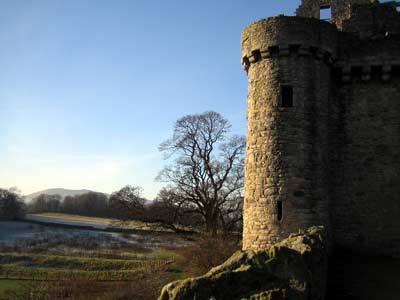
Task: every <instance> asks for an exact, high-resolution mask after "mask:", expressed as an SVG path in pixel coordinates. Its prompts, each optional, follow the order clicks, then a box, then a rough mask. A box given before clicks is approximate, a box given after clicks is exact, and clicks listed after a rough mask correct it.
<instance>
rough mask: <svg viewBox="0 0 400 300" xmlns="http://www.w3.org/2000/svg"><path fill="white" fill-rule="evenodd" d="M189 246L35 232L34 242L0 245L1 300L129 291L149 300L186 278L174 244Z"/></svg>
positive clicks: (102, 298) (157, 237)
mask: <svg viewBox="0 0 400 300" xmlns="http://www.w3.org/2000/svg"><path fill="white" fill-rule="evenodd" d="M72 218H77V217H75V216H72ZM82 219H85V220H87V218H82ZM89 219H91V218H89ZM92 221H93V220H92ZM18 225H19V227H18V230H19V231H21V228H20V224H18ZM26 226H30V225H26ZM35 226H38V225H35ZM29 228H30V227H29ZM8 230H12V226H10V224H8ZM35 230H36V229H35ZM185 243H187V242H184V241H183V242H182V238H181V237H179V236H177V235H172V234H166V233H156V232H151V231H149V232H144V233H143V234H141V235H138V234H129V233H109V232H107V233H102V232H97V231H94V232H91V231H87V232H86V231H82V230H76V231H75V230H74V229H71V228H68V229H65V230H63V229H57V230H54V232H53V231H52V230H51V227H48V228H46V229H45V230H43V231H42V230H36V231H35V234H34V235H32V236H31V237H30V238H25V239H23V240H19V241H14V242H12V243H5V244H4V243H3V244H0V299H1V300H3V299H7V300H14V299H20V298H21V299H23V297H24V296H23V295H22V296H21V295H20V296H18V295H16V294H15V293H27V294H32V293H36V292H38V291H40V292H43V291H46V293H47V292H48V293H51V294H49V295H47V296H45V295H39V296H38V299H40V298H41V297H42V298H46V297H47V298H46V299H48V297H50V299H51V298H52V297H57V298H58V299H59V296H57V295H58V294H59V293H61V294H68V293H70V292H71V293H72V292H74V293H75V294H76V296H69V298H66V299H91V300H92V299H99V300H108V299H119V298H121V297H122V298H124V297H128V296H129V295H127V294H129V293H131V294H138V295H139V294H140V293H142V294H143V297H142V298H140V297H139V298H137V297H136V296H135V297H136V298H135V299H150V298H151V297H156V296H157V294H158V293H159V290H160V289H161V287H162V286H163V285H164V284H166V283H168V282H170V281H173V280H177V279H181V278H183V277H184V276H185V271H184V262H183V259H182V257H181V255H180V254H179V251H178V248H179V247H180V246H178V247H177V246H176V245H177V244H178V245H184V244H185ZM72 287H73V288H72ZM121 293H123V295H122V296H121V295H120V296H118V295H116V294H121ZM78 295H80V296H79V297H81V298H79V297H78ZM83 295H84V296H83ZM76 297H78V298H76ZM122 298H121V299H122ZM126 299H134V298H129V297H128V298H126Z"/></svg>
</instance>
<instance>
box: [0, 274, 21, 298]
mask: <svg viewBox="0 0 400 300" xmlns="http://www.w3.org/2000/svg"><path fill="white" fill-rule="evenodd" d="M24 284H26V282H25V281H21V280H7V279H0V299H1V298H3V297H5V293H6V291H9V290H17V289H19V288H20V287H21V286H22V285H24Z"/></svg>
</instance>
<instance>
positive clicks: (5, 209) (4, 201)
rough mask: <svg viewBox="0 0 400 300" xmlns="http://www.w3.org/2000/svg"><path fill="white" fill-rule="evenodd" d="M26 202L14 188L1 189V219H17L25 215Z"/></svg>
mask: <svg viewBox="0 0 400 300" xmlns="http://www.w3.org/2000/svg"><path fill="white" fill-rule="evenodd" d="M24 213H25V204H24V202H23V201H22V199H21V198H20V196H19V195H18V194H17V193H15V192H13V191H12V190H3V189H0V221H1V220H16V219H19V218H21V217H23V215H24Z"/></svg>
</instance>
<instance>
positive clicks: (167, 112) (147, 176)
mask: <svg viewBox="0 0 400 300" xmlns="http://www.w3.org/2000/svg"><path fill="white" fill-rule="evenodd" d="M299 2H300V0H298V1H297V0H253V1H250V0H201V1H200V0H198V1H194V0H169V1H168V0H2V1H0V187H3V188H7V187H11V186H17V187H19V188H20V189H21V190H22V192H23V193H24V194H28V193H31V192H36V191H39V190H42V189H46V188H56V187H63V188H73V189H83V188H85V189H92V190H96V191H101V192H106V193H110V192H112V191H115V190H117V189H119V188H121V187H122V186H124V185H126V184H131V185H139V186H142V187H143V189H144V195H145V196H146V197H148V198H153V197H154V196H155V195H156V194H157V192H158V190H159V189H160V187H161V184H160V183H157V182H155V181H154V179H155V177H156V176H157V173H158V172H159V171H160V170H161V169H162V167H163V165H164V164H165V161H163V159H162V155H161V154H160V153H159V152H158V145H159V144H160V143H161V142H162V141H163V140H165V139H167V138H168V137H170V136H171V134H172V130H173V125H174V122H175V120H177V119H178V118H180V117H182V116H184V115H186V114H192V113H201V112H204V111H207V110H215V111H217V112H219V113H221V114H222V115H223V116H225V117H226V118H227V119H229V120H230V121H231V123H232V125H233V131H234V132H235V133H239V134H245V126H246V124H245V121H246V116H245V113H246V94H247V78H246V75H245V73H244V71H243V70H242V67H241V64H240V34H241V31H242V29H243V28H244V27H245V26H246V25H248V24H250V23H252V22H254V21H256V20H258V19H261V18H264V17H267V16H271V15H276V14H280V13H284V14H286V15H292V14H293V13H294V11H295V9H296V7H297V6H298V4H299Z"/></svg>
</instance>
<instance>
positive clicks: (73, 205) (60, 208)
mask: <svg viewBox="0 0 400 300" xmlns="http://www.w3.org/2000/svg"><path fill="white" fill-rule="evenodd" d="M28 212H30V213H43V212H54V213H66V214H76V215H85V216H92V217H110V216H111V213H110V205H109V201H108V197H107V195H105V194H102V193H95V192H88V193H85V194H81V195H76V196H66V197H65V198H64V199H63V198H62V197H61V196H60V195H47V194H41V195H39V196H37V197H36V198H34V199H33V200H32V201H31V202H30V203H29V204H28Z"/></svg>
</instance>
